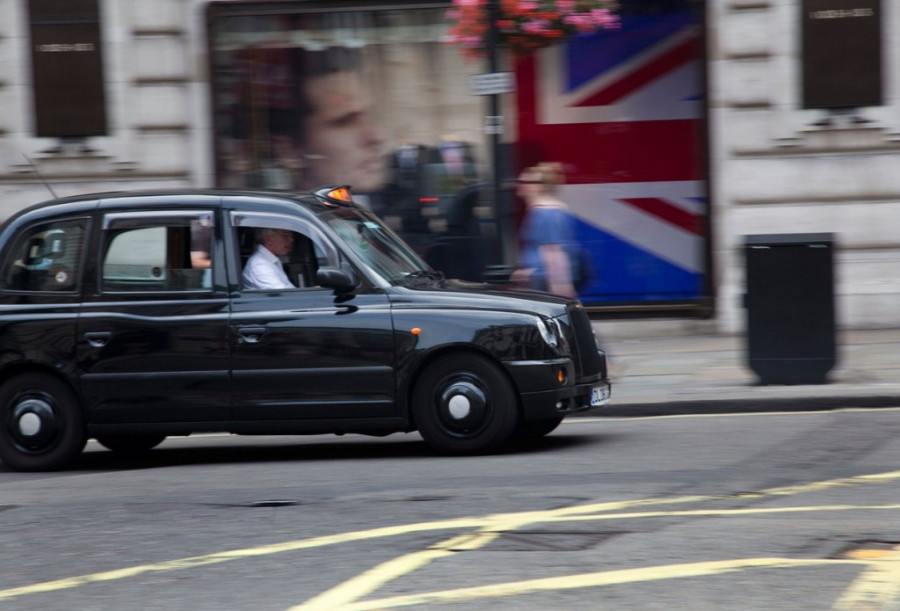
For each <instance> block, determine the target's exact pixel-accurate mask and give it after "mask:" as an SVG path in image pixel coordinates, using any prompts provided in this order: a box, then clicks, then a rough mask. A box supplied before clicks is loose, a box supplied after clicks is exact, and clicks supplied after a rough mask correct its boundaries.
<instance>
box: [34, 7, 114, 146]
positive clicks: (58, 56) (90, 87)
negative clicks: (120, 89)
mask: <svg viewBox="0 0 900 611" xmlns="http://www.w3.org/2000/svg"><path fill="white" fill-rule="evenodd" d="M28 10H29V19H30V24H31V70H32V80H33V84H34V116H35V133H36V134H37V135H38V136H41V137H60V138H65V137H86V136H102V135H105V134H106V96H105V93H104V83H103V53H102V45H101V42H100V12H99V7H98V1H97V0H65V1H60V0H29V2H28Z"/></svg>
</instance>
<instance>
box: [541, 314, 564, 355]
mask: <svg viewBox="0 0 900 611" xmlns="http://www.w3.org/2000/svg"><path fill="white" fill-rule="evenodd" d="M537 328H538V331H540V332H541V337H542V338H543V340H544V343H545V344H547V345H548V346H550V347H551V348H556V347H558V346H559V341H560V330H559V325H558V324H557V323H556V321H555V320H554V319H552V318H551V319H548V320H545V319H543V318H539V319H538V321H537Z"/></svg>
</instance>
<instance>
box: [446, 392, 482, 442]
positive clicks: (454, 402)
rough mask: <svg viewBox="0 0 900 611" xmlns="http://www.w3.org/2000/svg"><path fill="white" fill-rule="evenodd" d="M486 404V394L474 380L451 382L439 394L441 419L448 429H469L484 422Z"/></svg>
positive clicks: (456, 430)
mask: <svg viewBox="0 0 900 611" xmlns="http://www.w3.org/2000/svg"><path fill="white" fill-rule="evenodd" d="M487 405H488V401H487V394H486V393H485V392H484V390H482V389H481V388H480V387H479V386H478V385H476V384H475V383H474V382H472V381H470V380H457V381H454V382H451V383H450V384H448V385H447V386H446V387H445V388H444V391H443V392H442V393H441V396H440V405H439V408H440V414H441V421H442V422H444V424H445V426H446V427H447V428H448V430H450V431H453V432H456V433H465V432H468V431H471V430H472V429H475V428H477V427H479V426H480V425H481V424H483V423H484V420H485V417H486V415H487Z"/></svg>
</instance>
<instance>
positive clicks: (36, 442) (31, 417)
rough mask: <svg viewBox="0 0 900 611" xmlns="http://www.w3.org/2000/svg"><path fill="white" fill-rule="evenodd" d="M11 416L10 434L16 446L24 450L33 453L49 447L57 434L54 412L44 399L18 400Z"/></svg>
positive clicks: (29, 398)
mask: <svg viewBox="0 0 900 611" xmlns="http://www.w3.org/2000/svg"><path fill="white" fill-rule="evenodd" d="M11 415H12V420H11V427H10V429H11V430H10V432H11V433H12V436H13V438H14V439H15V440H16V442H17V443H18V445H20V446H21V447H23V448H24V449H26V450H29V451H32V452H33V451H40V450H43V449H45V448H47V447H49V446H50V445H52V442H53V440H54V439H55V438H56V436H57V434H58V433H59V424H60V423H59V419H58V418H57V414H56V410H54V409H53V403H52V402H51V401H50V400H49V399H48V398H46V397H42V396H34V395H31V396H26V397H22V398H20V399H19V401H18V403H16V404H15V406H14V407H13V408H12V414H11Z"/></svg>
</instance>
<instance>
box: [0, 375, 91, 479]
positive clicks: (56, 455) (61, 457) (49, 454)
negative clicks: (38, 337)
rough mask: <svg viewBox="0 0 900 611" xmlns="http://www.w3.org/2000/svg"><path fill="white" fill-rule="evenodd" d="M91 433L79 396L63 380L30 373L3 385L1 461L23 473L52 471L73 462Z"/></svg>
mask: <svg viewBox="0 0 900 611" xmlns="http://www.w3.org/2000/svg"><path fill="white" fill-rule="evenodd" d="M86 441H87V436H86V434H85V430H84V419H83V417H82V414H81V408H80V406H79V405H78V400H77V399H76V398H75V395H74V394H73V393H72V391H71V390H70V389H69V387H68V386H67V385H66V384H65V383H64V382H62V381H61V380H59V379H57V378H55V377H53V376H51V375H47V374H43V373H27V374H23V375H18V376H15V377H13V378H11V379H10V380H8V381H7V382H6V383H5V384H3V386H2V387H0V460H2V461H3V462H4V464H6V465H7V466H8V467H10V468H12V469H16V470H18V471H49V470H53V469H59V468H61V467H63V466H65V465H66V464H67V463H69V462H71V461H73V460H74V459H75V458H76V457H77V456H78V455H79V454H80V453H81V450H83V449H84V444H85V442H86Z"/></svg>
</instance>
